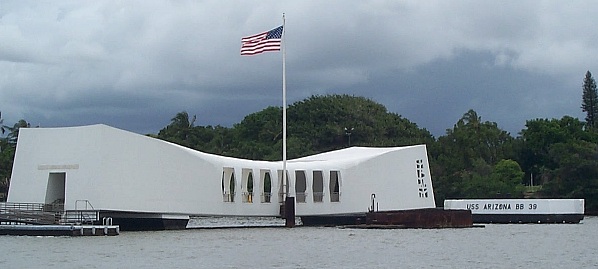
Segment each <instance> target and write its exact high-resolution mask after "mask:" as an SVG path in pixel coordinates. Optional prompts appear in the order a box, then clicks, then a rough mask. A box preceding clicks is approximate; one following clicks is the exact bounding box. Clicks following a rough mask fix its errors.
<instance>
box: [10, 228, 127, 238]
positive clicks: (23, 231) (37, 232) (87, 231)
mask: <svg viewBox="0 0 598 269" xmlns="http://www.w3.org/2000/svg"><path fill="white" fill-rule="evenodd" d="M118 234H120V229H119V227H118V225H0V235H32V236H100V235H101V236H113V235H118Z"/></svg>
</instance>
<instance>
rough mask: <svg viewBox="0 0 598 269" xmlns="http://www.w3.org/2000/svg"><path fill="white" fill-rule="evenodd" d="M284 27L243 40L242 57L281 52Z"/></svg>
mask: <svg viewBox="0 0 598 269" xmlns="http://www.w3.org/2000/svg"><path fill="white" fill-rule="evenodd" d="M282 34H283V26H279V27H276V28H274V29H272V30H270V31H267V32H263V33H259V34H255V35H251V36H246V37H243V38H241V55H255V54H259V53H262V52H265V51H279V50H280V46H281V43H282Z"/></svg>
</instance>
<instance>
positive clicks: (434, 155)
mask: <svg viewBox="0 0 598 269" xmlns="http://www.w3.org/2000/svg"><path fill="white" fill-rule="evenodd" d="M515 142H516V141H515V140H514V139H513V137H511V135H510V134H509V133H508V132H506V131H504V130H501V129H500V128H498V125H497V124H496V123H495V122H489V121H482V118H481V117H480V116H478V114H477V113H476V112H475V111H474V110H469V111H467V112H466V113H465V114H463V116H462V117H461V119H459V120H458V121H457V123H456V124H455V125H454V127H453V128H452V129H448V130H447V131H446V135H444V136H441V137H439V138H438V140H437V142H436V145H434V146H433V147H432V149H431V150H430V155H431V164H430V165H431V168H432V174H433V175H434V192H435V195H436V197H437V198H436V200H437V201H438V202H439V203H442V202H443V201H444V199H445V198H465V197H469V198H473V197H477V198H480V197H490V196H493V195H495V194H496V193H497V192H498V191H499V190H500V188H499V187H498V186H494V185H493V184H494V183H495V182H493V181H491V180H490V176H491V175H490V174H491V171H492V169H493V167H494V166H495V165H496V164H497V163H498V162H499V161H500V160H503V159H515V157H516V155H517V154H516V152H515V150H514V145H515Z"/></svg>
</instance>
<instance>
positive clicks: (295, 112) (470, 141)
mask: <svg viewBox="0 0 598 269" xmlns="http://www.w3.org/2000/svg"><path fill="white" fill-rule="evenodd" d="M581 109H582V111H584V112H585V113H586V115H587V117H586V118H585V121H581V120H580V119H577V118H573V117H570V116H563V117H562V118H560V119H531V120H527V121H526V124H525V128H524V129H523V130H521V132H519V133H518V134H517V136H513V135H511V134H510V133H508V132H506V131H504V130H502V129H500V128H499V127H498V125H497V123H496V122H490V121H484V120H482V117H481V116H479V115H478V114H477V112H476V111H474V110H469V111H466V112H465V113H464V114H463V116H462V117H461V118H460V119H459V120H458V121H457V122H456V123H455V124H454V126H453V127H452V128H450V129H447V130H446V133H445V134H444V135H441V136H439V137H438V138H435V137H434V136H433V135H432V134H431V133H430V132H429V131H428V130H426V129H424V128H419V127H418V126H417V124H415V123H413V122H411V121H409V120H408V119H405V118H403V117H402V116H401V115H398V114H396V113H392V112H389V111H387V109H386V108H385V107H384V106H383V105H381V104H378V103H376V102H374V101H372V100H370V99H367V98H364V97H357V96H350V95H336V94H335V95H323V96H311V97H309V98H306V99H305V100H302V101H299V102H296V103H293V104H291V105H290V106H289V107H288V108H287V157H288V158H289V159H292V158H298V157H303V156H307V155H312V154H316V153H320V152H326V151H331V150H336V149H341V148H346V147H350V146H365V147H394V146H406V145H414V144H426V145H427V148H428V155H429V163H430V169H431V173H432V180H433V187H434V193H435V196H436V201H437V204H438V206H442V204H443V202H444V200H445V199H458V198H506V197H511V198H584V199H585V202H586V211H587V212H597V211H598V195H596V194H598V128H597V127H598V94H596V82H595V80H594V79H593V77H592V75H591V73H590V72H589V71H588V72H587V73H586V77H585V79H584V83H583V94H582V105H581ZM196 121H197V117H196V116H190V115H189V114H188V113H187V112H185V111H182V112H179V113H177V114H176V115H175V116H174V117H173V118H172V119H171V122H170V123H169V124H168V125H167V126H165V127H164V128H163V129H161V130H160V131H159V132H158V133H157V134H148V136H151V137H155V138H158V139H162V140H166V141H170V142H173V143H176V144H179V145H183V146H186V147H189V148H192V149H196V150H199V151H203V152H207V153H214V154H219V155H224V156H230V157H236V158H246V159H253V160H271V161H275V160H281V159H282V153H281V152H282V107H268V108H265V109H263V110H262V111H259V112H256V113H252V114H249V115H247V116H246V117H245V118H244V119H243V120H242V121H241V122H239V123H237V124H234V125H233V126H232V127H223V126H219V125H218V126H211V125H205V126H202V125H196V124H195V122H196ZM1 126H2V131H3V133H4V132H5V131H6V132H7V135H5V136H3V138H2V140H1V141H0V146H1V147H2V148H1V152H0V191H1V192H0V193H2V192H3V193H6V190H7V187H8V184H9V178H10V167H12V160H13V158H14V147H15V145H16V139H17V137H18V129H19V128H26V127H29V125H28V124H27V122H26V121H24V120H22V121H19V122H18V123H17V124H15V125H14V126H12V127H10V128H9V127H7V126H4V125H1Z"/></svg>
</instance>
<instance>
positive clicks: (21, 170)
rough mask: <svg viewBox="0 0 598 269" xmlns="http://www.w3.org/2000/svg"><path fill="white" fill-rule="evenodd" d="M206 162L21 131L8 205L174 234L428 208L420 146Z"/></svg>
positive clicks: (93, 132)
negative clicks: (245, 222) (210, 224)
mask: <svg viewBox="0 0 598 269" xmlns="http://www.w3.org/2000/svg"><path fill="white" fill-rule="evenodd" d="M282 170H283V163H282V162H281V161H276V162H270V161H255V160H245V159H238V158H231V157H224V156H218V155H214V154H207V153H203V152H199V151H196V150H192V149H189V148H185V147H182V146H179V145H176V144H173V143H169V142H166V141H162V140H159V139H155V138H151V137H148V136H143V135H139V134H135V133H131V132H128V131H124V130H120V129H116V128H113V127H109V126H106V125H101V124H100V125H90V126H81V127H65V128H23V129H20V132H19V140H18V144H17V149H16V154H15V160H14V166H13V171H12V177H11V183H10V189H9V193H8V202H13V203H44V204H62V203H63V204H64V209H65V210H76V209H81V207H83V206H92V207H93V208H94V209H95V210H99V211H100V212H101V214H102V215H104V216H109V217H111V218H113V219H114V222H115V224H120V225H125V226H127V225H129V226H148V227H150V228H152V229H153V228H158V229H160V228H164V229H168V228H182V227H184V226H185V225H186V224H187V221H188V220H189V217H192V216H280V214H281V213H280V208H281V207H280V206H281V204H282V203H283V201H284V199H285V195H286V194H287V193H288V195H289V196H291V197H295V210H296V216H297V217H302V218H305V220H304V222H306V221H309V220H315V221H318V219H319V218H321V219H325V220H334V219H335V218H338V219H341V218H356V217H361V216H364V215H365V213H366V212H367V211H368V209H370V208H371V207H372V204H373V203H372V202H373V201H372V199H373V197H374V196H375V200H374V201H375V203H374V206H375V209H376V210H404V209H419V208H434V207H435V201H434V192H433V188H432V181H431V177H430V170H429V165H428V157H427V152H426V146H425V145H415V146H407V147H391V148H367V147H351V148H346V149H341V150H336V151H332V152H326V153H321V154H316V155H313V156H307V157H303V158H298V159H293V160H288V161H287V177H288V184H284V182H283V177H282V175H283V172H282Z"/></svg>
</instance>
